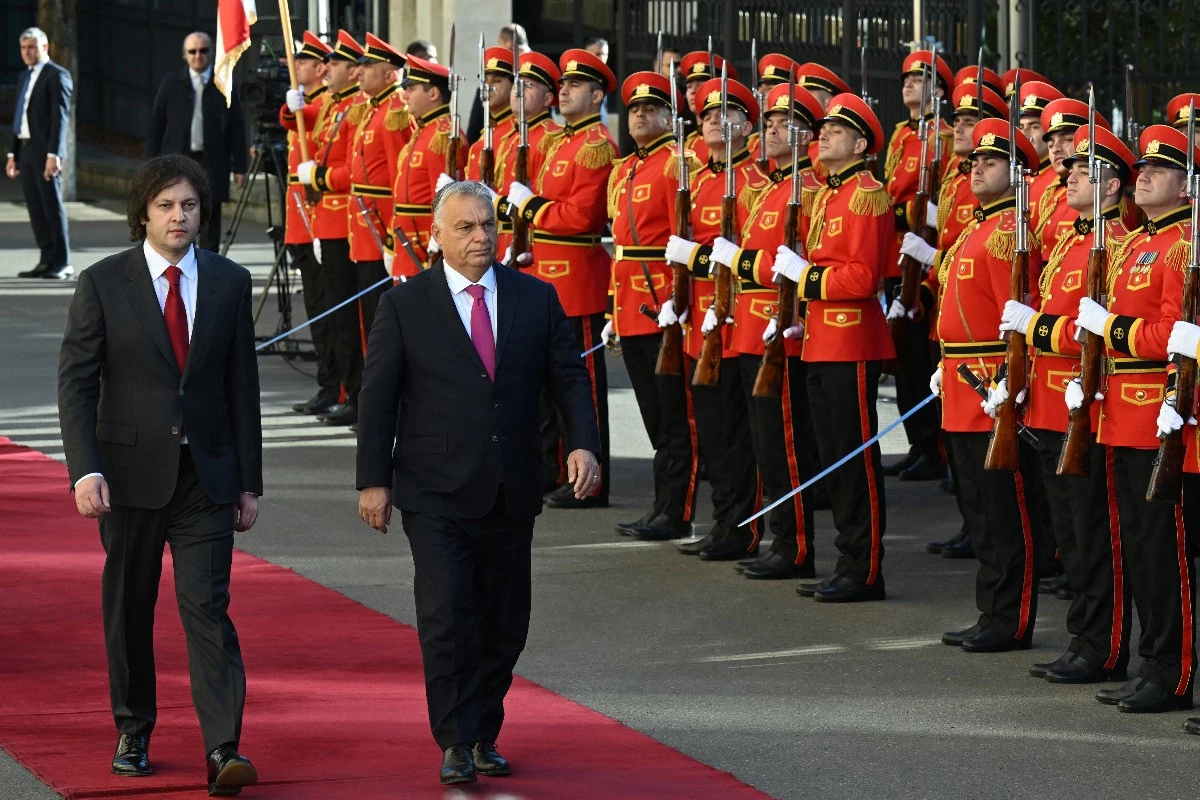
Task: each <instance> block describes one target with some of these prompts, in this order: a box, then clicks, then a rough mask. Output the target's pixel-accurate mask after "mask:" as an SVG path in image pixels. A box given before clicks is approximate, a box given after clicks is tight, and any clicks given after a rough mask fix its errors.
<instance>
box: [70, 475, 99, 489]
mask: <svg viewBox="0 0 1200 800" xmlns="http://www.w3.org/2000/svg"><path fill="white" fill-rule="evenodd" d="M96 476H99V477H101V478H103V477H104V475H102V474H101V473H99V472H89V473H88V474H87V475H84V476H83V477H82V478H80V479H79V480H77V481H75V485H74V486H72V487H71V490H72V491H74V490H75V489H78V488H79V484H81V483H83V482H84V481H86V480H87V479H88V478H95V477H96Z"/></svg>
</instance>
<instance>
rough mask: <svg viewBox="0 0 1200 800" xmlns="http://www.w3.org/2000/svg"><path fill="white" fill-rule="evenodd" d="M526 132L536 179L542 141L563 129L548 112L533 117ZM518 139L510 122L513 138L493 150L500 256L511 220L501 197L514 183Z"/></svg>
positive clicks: (509, 240)
mask: <svg viewBox="0 0 1200 800" xmlns="http://www.w3.org/2000/svg"><path fill="white" fill-rule="evenodd" d="M525 124H526V127H528V128H529V174H530V175H537V174H538V173H539V172H540V171H541V168H542V159H543V155H544V154H543V152H542V148H541V144H542V139H543V138H545V136H546V134H547V133H553V132H556V131H560V130H562V127H561V126H560V125H559V124H558V123H557V122H555V121H554V120H553V119H552V118H551V117H550V112H549V111H543V112H542V113H541V114H538V115H537V116H536V117H531V118H530V119H529V120H527V121H526V123H525ZM518 140H519V137H518V135H517V123H516V120H515V119H514V120H513V130H512V135H510V136H508V137H506V138H505V139H504V140H503V141H502V142H500V144H499V146H498V147H497V148H496V181H497V183H498V184H499V187H498V188H497V189H496V191H498V192H499V193H500V194H501V196H500V197H497V198H496V216H497V219H499V220H500V224H499V226H498V228H497V230H498V232H499V234H500V237H499V243H498V244H497V246H496V251H497V252H498V253H499V254H500V255H501V256H503V255H504V251H505V250H507V249H508V248H509V247H510V246H511V245H512V217H510V216H509V215H508V209H509V206H508V198H506V197H503V195H504V193H505V192H507V191H508V187H509V185H510V184H511V183H512V182H513V181H515V180H516V179H517V178H516V171H517V145H518V144H520V142H519V141H518Z"/></svg>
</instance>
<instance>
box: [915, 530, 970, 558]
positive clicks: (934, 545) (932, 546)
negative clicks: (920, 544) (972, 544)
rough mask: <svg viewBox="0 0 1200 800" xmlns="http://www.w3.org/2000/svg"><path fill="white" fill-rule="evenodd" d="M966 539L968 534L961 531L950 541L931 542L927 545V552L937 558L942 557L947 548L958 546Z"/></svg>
mask: <svg viewBox="0 0 1200 800" xmlns="http://www.w3.org/2000/svg"><path fill="white" fill-rule="evenodd" d="M966 538H967V532H966V531H959V532H958V533H956V534H954V536H952V537H950V538H949V539H944V540H942V541H940V542H929V543H928V544H926V545H925V552H926V553H930V554H932V555H935V556H936V555H941V553H942V551H943V550H945V549H946V548H947V547H950V546H952V545H955V544H958V543H959V542H961V541H962V540H963V539H966Z"/></svg>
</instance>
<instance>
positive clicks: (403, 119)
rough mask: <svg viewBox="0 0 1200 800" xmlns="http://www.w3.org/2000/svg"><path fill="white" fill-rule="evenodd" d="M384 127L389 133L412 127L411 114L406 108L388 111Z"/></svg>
mask: <svg viewBox="0 0 1200 800" xmlns="http://www.w3.org/2000/svg"><path fill="white" fill-rule="evenodd" d="M384 125H386V126H387V129H388V130H389V131H398V130H401V129H403V128H407V127H409V126H411V125H412V114H411V113H410V112H409V110H408V107H407V106H404V107H402V108H393V109H389V110H388V112H387V118H386V119H385V120H384Z"/></svg>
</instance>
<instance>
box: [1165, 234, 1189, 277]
mask: <svg viewBox="0 0 1200 800" xmlns="http://www.w3.org/2000/svg"><path fill="white" fill-rule="evenodd" d="M1187 228H1188V226H1187V225H1180V226H1179V241H1177V242H1175V244H1173V245H1171V246H1170V247H1168V248H1167V254H1166V256H1164V257H1163V260H1164V261H1165V262H1166V265H1167V266H1168V267H1170V268H1171V269H1173V270H1175V271H1176V272H1184V271H1186V270H1187V265H1188V261H1190V260H1191V255H1192V237H1191V236H1188V235H1185V234H1186V232H1187Z"/></svg>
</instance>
